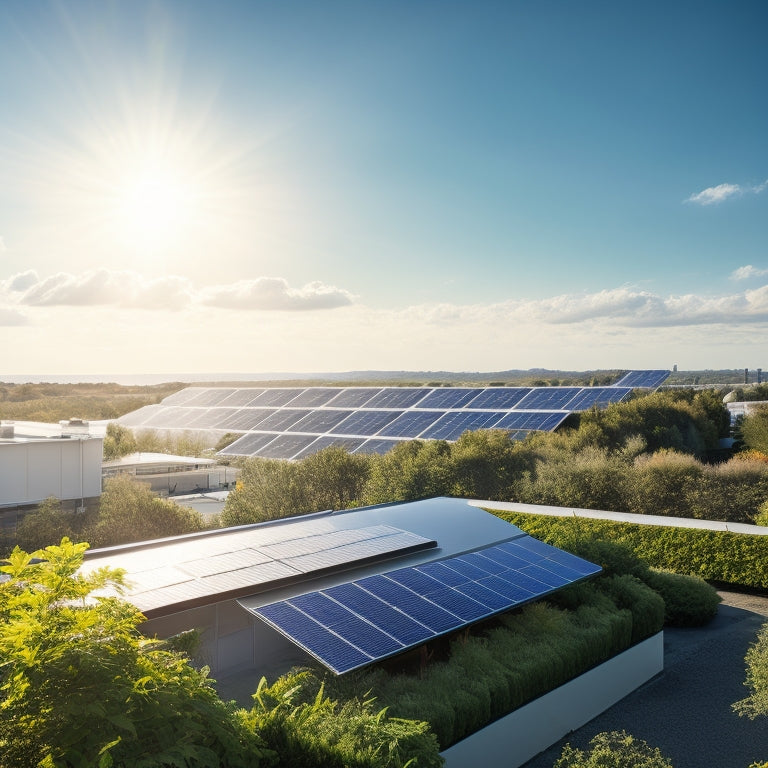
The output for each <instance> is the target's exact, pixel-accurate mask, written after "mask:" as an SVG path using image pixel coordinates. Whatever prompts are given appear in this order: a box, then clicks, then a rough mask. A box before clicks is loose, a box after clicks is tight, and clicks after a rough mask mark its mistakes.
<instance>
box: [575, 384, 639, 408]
mask: <svg viewBox="0 0 768 768" xmlns="http://www.w3.org/2000/svg"><path fill="white" fill-rule="evenodd" d="M631 392H632V388H631V387H585V388H584V389H582V390H581V392H579V393H578V394H577V395H576V396H575V397H574V398H573V399H572V400H569V401H568V403H567V405H566V408H568V410H570V411H586V410H587V409H589V408H593V407H595V408H603V407H605V406H606V405H609V404H610V403H618V402H620V401H621V400H623V399H624V398H625V397H627V395H629V394H630V393H631Z"/></svg>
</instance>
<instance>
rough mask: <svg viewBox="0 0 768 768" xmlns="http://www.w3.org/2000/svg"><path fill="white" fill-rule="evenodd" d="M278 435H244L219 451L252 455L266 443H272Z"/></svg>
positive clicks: (235, 454) (229, 453) (232, 454)
mask: <svg viewBox="0 0 768 768" xmlns="http://www.w3.org/2000/svg"><path fill="white" fill-rule="evenodd" d="M276 437H277V435H269V434H256V435H243V437H241V438H238V439H237V440H235V441H234V442H233V443H230V444H229V445H228V446H227V447H226V448H224V449H222V450H221V451H219V453H222V454H224V455H226V456H252V455H253V454H255V453H256V452H257V451H259V450H260V449H262V448H263V447H264V446H265V445H268V444H269V443H271V442H272V441H273V440H274V439H275V438H276Z"/></svg>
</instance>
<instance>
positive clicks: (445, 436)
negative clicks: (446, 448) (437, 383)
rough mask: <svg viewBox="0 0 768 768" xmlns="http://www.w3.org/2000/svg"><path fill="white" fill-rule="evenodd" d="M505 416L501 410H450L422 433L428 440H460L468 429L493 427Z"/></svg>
mask: <svg viewBox="0 0 768 768" xmlns="http://www.w3.org/2000/svg"><path fill="white" fill-rule="evenodd" d="M503 416H504V413H503V412H501V411H493V412H488V411H475V412H471V411H450V412H448V413H446V414H445V415H443V416H441V417H440V418H439V419H438V420H437V421H436V422H435V423H434V424H433V425H432V426H431V427H429V428H428V429H426V430H425V431H424V433H423V435H422V437H424V438H425V439H427V440H458V438H459V437H460V436H461V435H462V434H463V433H464V432H466V431H467V430H474V429H491V428H492V427H493V426H494V424H495V423H496V422H497V421H499V420H500V419H501V418H502V417H503Z"/></svg>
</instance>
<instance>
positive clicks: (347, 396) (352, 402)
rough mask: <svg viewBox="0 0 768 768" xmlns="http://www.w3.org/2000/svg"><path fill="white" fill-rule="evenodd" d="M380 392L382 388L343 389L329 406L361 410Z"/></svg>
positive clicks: (329, 402)
mask: <svg viewBox="0 0 768 768" xmlns="http://www.w3.org/2000/svg"><path fill="white" fill-rule="evenodd" d="M379 392H381V388H371V387H350V388H349V389H342V390H341V392H339V394H338V395H336V397H334V398H333V399H331V400H329V401H328V403H327V405H329V406H333V407H334V408H360V407H361V406H363V405H365V404H366V403H367V402H368V401H369V400H370V399H371V398H372V397H373V396H374V395H376V394H378V393H379Z"/></svg>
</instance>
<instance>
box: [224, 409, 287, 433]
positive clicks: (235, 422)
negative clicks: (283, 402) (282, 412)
mask: <svg viewBox="0 0 768 768" xmlns="http://www.w3.org/2000/svg"><path fill="white" fill-rule="evenodd" d="M273 413H276V409H275V408H244V409H243V410H242V411H241V412H240V413H239V414H235V415H234V416H232V418H231V419H227V423H228V424H229V428H230V429H242V430H245V431H247V430H251V429H255V428H256V427H258V425H259V423H260V422H262V421H264V419H266V418H268V417H269V416H271V415H272V414H273Z"/></svg>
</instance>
